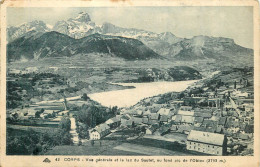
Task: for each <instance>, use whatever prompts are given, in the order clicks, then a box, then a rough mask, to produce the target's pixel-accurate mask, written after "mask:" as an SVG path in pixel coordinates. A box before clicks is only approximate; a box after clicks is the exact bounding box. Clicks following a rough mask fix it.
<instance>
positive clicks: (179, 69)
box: [124, 66, 202, 83]
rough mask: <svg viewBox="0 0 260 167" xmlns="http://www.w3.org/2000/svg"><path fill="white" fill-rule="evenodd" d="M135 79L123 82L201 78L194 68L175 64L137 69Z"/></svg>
mask: <svg viewBox="0 0 260 167" xmlns="http://www.w3.org/2000/svg"><path fill="white" fill-rule="evenodd" d="M136 72H137V73H138V74H139V75H138V76H139V77H138V78H137V79H132V80H125V81H124V82H140V83H143V82H156V81H183V80H196V79H201V78H202V75H201V74H200V73H199V72H198V71H197V70H195V69H193V68H190V67H187V66H176V67H174V68H168V69H158V68H149V69H138V70H137V71H136Z"/></svg>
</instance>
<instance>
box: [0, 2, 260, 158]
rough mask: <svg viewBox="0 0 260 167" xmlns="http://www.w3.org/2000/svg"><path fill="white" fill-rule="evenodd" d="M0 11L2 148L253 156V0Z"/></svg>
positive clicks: (40, 152) (13, 151)
mask: <svg viewBox="0 0 260 167" xmlns="http://www.w3.org/2000/svg"><path fill="white" fill-rule="evenodd" d="M124 3H126V2H124ZM2 7H3V6H2ZM2 12H3V10H2ZM4 12H5V17H4V18H5V19H4V21H5V22H3V18H2V20H1V25H3V24H4V25H5V26H4V30H3V29H2V28H3V26H2V28H1V33H2V34H1V39H2V37H3V34H4V36H5V39H2V40H4V44H6V45H4V46H3V45H2V46H1V47H2V48H5V49H4V52H5V53H4V54H1V61H2V62H1V63H2V64H3V61H4V63H5V65H6V66H5V67H4V68H5V70H2V71H1V73H2V74H1V76H2V78H1V79H3V76H4V77H5V79H4V81H5V84H6V85H5V89H4V91H5V92H1V95H4V96H5V97H4V99H5V100H4V101H5V104H3V105H5V106H3V107H4V110H2V111H1V115H2V117H3V115H5V116H4V119H5V120H4V121H5V122H4V127H5V133H4V134H5V138H4V139H3V138H1V140H5V146H4V147H5V153H4V154H5V155H6V156H11V157H12V156H36V157H37V156H67V157H71V156H110V157H113V156H129V157H130V158H131V157H132V156H139V157H142V156H151V157H152V156H161V157H163V156H171V157H175V156H176V157H177V156H182V157H185V156H191V157H192V156H196V157H197V156H199V157H205V156H206V157H209V156H219V157H221V156H225V157H227V158H228V157H232V156H236V157H242V156H246V157H254V156H255V151H256V150H255V142H254V141H255V137H257V138H258V136H255V129H257V130H258V128H259V127H256V126H255V122H258V120H259V118H256V117H255V116H256V115H255V103H257V102H259V99H258V101H255V97H256V96H255V93H256V92H255V90H256V87H255V86H256V81H257V82H258V81H259V78H255V76H256V75H255V64H256V63H259V62H256V58H255V57H254V53H256V52H255V47H254V45H255V44H256V43H255V42H254V40H255V38H256V37H255V35H254V6H252V5H251V6H250V5H244V6H243V5H237V6H231V5H230V6H192V5H181V6H180V5H178V6H173V5H168V6H166V5H162V6H160V5H158V6H156V5H151V6H149V5H136V6H135V5H130V6H129V5H121V6H120V5H119V6H113V5H107V6H106V5H100V6H95V5H94V6H93V5H89V6H66V7H63V6H62V7H61V6H55V5H52V6H47V7H45V6H30V7H19V6H18V7H14V6H7V7H5V10H4ZM2 44H3V41H2ZM1 50H2V49H1ZM1 53H3V50H2V52H1ZM3 57H5V58H3ZM1 68H2V67H1ZM2 69H3V68H2ZM3 72H4V74H3ZM258 72H259V71H258ZM1 83H3V82H1ZM1 86H3V85H1ZM1 90H3V89H1ZM258 93H259V92H258ZM3 111H4V112H3ZM256 112H257V111H256ZM258 116H259V115H258ZM255 118H256V119H255ZM2 124H3V123H2ZM258 131H259V130H258ZM1 133H2V132H1ZM1 137H2V135H1ZM256 140H258V139H256ZM142 160H143V159H142ZM49 161H50V159H48V158H46V159H45V158H44V161H43V162H45V163H46V162H47V163H50V162H49ZM143 161H144V162H145V161H146V160H143ZM147 161H151V160H147ZM41 162H42V160H41Z"/></svg>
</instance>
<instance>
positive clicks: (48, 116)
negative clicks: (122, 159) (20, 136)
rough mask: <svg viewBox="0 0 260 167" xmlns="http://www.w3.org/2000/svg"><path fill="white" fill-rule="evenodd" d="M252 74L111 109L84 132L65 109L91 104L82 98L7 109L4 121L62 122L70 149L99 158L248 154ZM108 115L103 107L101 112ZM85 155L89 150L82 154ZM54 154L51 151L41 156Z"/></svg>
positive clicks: (231, 73) (217, 78)
mask: <svg viewBox="0 0 260 167" xmlns="http://www.w3.org/2000/svg"><path fill="white" fill-rule="evenodd" d="M252 71H253V70H252V69H246V68H243V69H232V70H228V71H222V72H218V73H215V74H214V75H213V76H212V77H210V78H204V79H202V80H199V81H198V82H196V83H195V84H193V85H191V86H189V88H188V89H186V90H185V91H183V92H180V93H177V92H170V93H167V94H163V95H158V96H154V97H149V98H146V99H143V100H141V101H140V102H139V103H137V104H136V105H134V106H131V107H128V108H119V109H117V108H114V109H112V110H113V114H109V115H108V116H107V117H105V118H104V119H102V121H99V122H98V123H97V121H96V124H92V122H91V125H89V126H87V127H86V122H84V121H82V120H81V119H80V115H79V114H78V111H77V110H79V108H77V107H74V108H73V107H71V104H74V105H75V104H76V105H77V106H80V105H82V104H85V105H93V102H92V101H91V100H90V99H89V98H87V97H83V96H78V97H75V98H62V99H60V100H53V101H48V102H45V103H43V102H38V103H34V104H31V105H29V107H25V108H23V109H11V110H8V113H7V118H9V119H11V120H13V119H16V120H18V121H12V124H18V125H19V124H21V122H22V123H23V125H26V124H28V125H29V126H31V125H32V124H33V123H34V124H41V125H40V126H43V125H46V126H49V127H54V128H55V127H58V126H59V124H60V121H61V119H62V118H63V117H67V118H69V119H70V134H71V138H72V143H73V145H74V147H76V146H77V147H81V148H84V146H85V147H88V148H89V147H97V146H99V147H106V150H105V151H106V152H107V153H105V151H104V150H103V152H102V151H100V152H98V153H100V154H102V153H103V154H109V151H108V150H109V149H113V150H117V151H118V152H117V153H119V152H120V151H122V152H124V151H125V152H134V153H138V154H142V155H143V154H145V155H146V154H147V155H150V154H149V153H148V151H146V150H143V151H142V150H138V148H137V146H140V145H143V146H147V148H150V149H151V148H152V147H158V149H161V150H163V151H169V152H167V154H169V155H171V154H173V153H172V152H171V151H176V150H177V152H179V153H176V155H253V142H254V138H253V136H254V91H253V84H254V81H253V79H252V78H253V73H252ZM85 96H86V95H85ZM95 105H96V106H98V104H97V103H95ZM18 110H19V111H18ZM112 110H111V109H110V110H109V109H108V108H104V111H105V112H111V111H112ZM91 116H92V115H91ZM91 121H92V119H91ZM28 122H30V123H28ZM32 122H33V123H32ZM113 141H115V142H114V143H116V142H118V143H116V144H115V145H114V146H113V148H108V146H106V144H105V143H106V142H107V143H110V142H113ZM58 147H59V146H58ZM135 149H136V150H135ZM144 149H146V148H144ZM89 150H92V149H86V150H85V151H89ZM54 152H55V147H54V148H53V150H51V151H50V152H49V153H47V154H55V153H54ZM113 152H114V153H115V154H117V153H116V151H113Z"/></svg>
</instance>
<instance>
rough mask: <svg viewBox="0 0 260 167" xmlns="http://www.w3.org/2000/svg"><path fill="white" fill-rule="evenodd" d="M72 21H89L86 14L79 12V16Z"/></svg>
mask: <svg viewBox="0 0 260 167" xmlns="http://www.w3.org/2000/svg"><path fill="white" fill-rule="evenodd" d="M73 20H77V21H79V22H89V21H91V19H90V16H89V14H88V13H87V12H80V13H79V15H78V16H77V17H76V18H75V19H73Z"/></svg>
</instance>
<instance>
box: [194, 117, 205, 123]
mask: <svg viewBox="0 0 260 167" xmlns="http://www.w3.org/2000/svg"><path fill="white" fill-rule="evenodd" d="M203 119H204V118H203V117H195V119H194V122H195V123H202V122H203Z"/></svg>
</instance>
